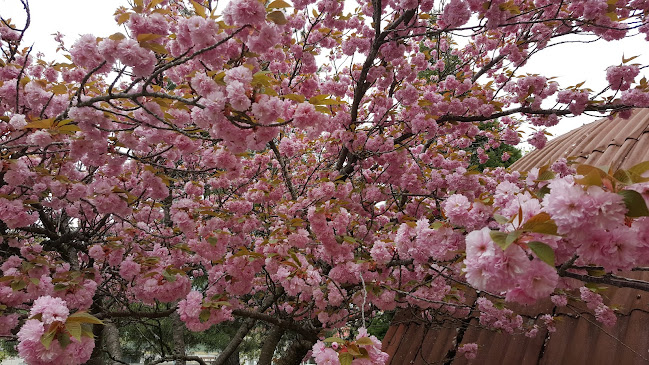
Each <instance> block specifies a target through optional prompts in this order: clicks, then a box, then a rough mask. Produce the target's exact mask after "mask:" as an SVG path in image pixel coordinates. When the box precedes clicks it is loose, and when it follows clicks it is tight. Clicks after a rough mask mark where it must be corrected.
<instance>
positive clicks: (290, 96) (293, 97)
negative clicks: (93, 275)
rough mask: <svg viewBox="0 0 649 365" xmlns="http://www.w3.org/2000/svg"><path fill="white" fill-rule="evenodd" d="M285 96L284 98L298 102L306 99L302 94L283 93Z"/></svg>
mask: <svg viewBox="0 0 649 365" xmlns="http://www.w3.org/2000/svg"><path fill="white" fill-rule="evenodd" d="M283 97H284V99H289V100H293V101H295V102H297V103H304V101H305V100H306V98H305V97H304V95H301V94H286V95H283Z"/></svg>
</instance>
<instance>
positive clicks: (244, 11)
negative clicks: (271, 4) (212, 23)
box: [223, 0, 266, 26]
mask: <svg viewBox="0 0 649 365" xmlns="http://www.w3.org/2000/svg"><path fill="white" fill-rule="evenodd" d="M265 18H266V9H265V8H264V5H263V4H262V3H261V2H260V1H258V0H231V1H230V2H229V3H228V5H226V7H225V10H223V19H225V21H226V23H228V24H233V25H254V26H258V25H261V24H262V23H263V22H264V20H265Z"/></svg>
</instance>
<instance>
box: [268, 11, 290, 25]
mask: <svg viewBox="0 0 649 365" xmlns="http://www.w3.org/2000/svg"><path fill="white" fill-rule="evenodd" d="M266 18H267V19H268V20H270V21H272V22H273V23H275V24H278V25H284V24H286V23H288V20H286V17H285V16H284V13H282V12H281V11H279V10H276V11H273V12H272V13H270V14H268V15H267V16H266Z"/></svg>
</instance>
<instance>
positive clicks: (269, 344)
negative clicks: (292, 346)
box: [257, 326, 284, 365]
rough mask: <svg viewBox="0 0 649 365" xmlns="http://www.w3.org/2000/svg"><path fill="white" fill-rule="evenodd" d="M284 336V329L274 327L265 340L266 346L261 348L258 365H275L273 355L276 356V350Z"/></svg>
mask: <svg viewBox="0 0 649 365" xmlns="http://www.w3.org/2000/svg"><path fill="white" fill-rule="evenodd" d="M283 334H284V329H283V328H281V327H279V326H273V327H272V328H271V329H270V330H269V331H268V334H267V335H266V339H265V340H264V345H263V346H262V347H261V353H260V354H259V361H257V365H271V364H272V363H273V355H274V354H275V348H277V344H278V343H279V340H281V339H282V335H283Z"/></svg>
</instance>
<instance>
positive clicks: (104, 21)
mask: <svg viewBox="0 0 649 365" xmlns="http://www.w3.org/2000/svg"><path fill="white" fill-rule="evenodd" d="M29 3H30V7H31V26H30V29H29V31H28V32H27V34H26V43H25V45H29V44H32V43H33V44H34V48H35V50H37V51H40V52H43V53H45V54H46V55H48V57H47V58H51V56H50V55H53V54H54V53H55V50H56V43H55V42H54V40H53V36H52V34H53V33H56V32H57V31H59V32H61V33H63V34H64V35H65V36H66V37H65V40H66V46H68V47H70V46H71V45H72V44H73V43H74V42H75V40H76V39H77V38H78V37H79V36H80V35H82V34H88V33H91V34H94V35H96V36H107V35H110V34H113V33H115V32H119V31H122V29H121V28H120V27H119V26H118V25H117V23H116V22H115V19H114V16H113V13H114V12H115V9H116V8H117V7H119V6H120V5H126V4H127V2H126V0H101V1H98V0H56V1H52V0H30V1H29ZM221 3H222V4H221V5H223V4H225V3H227V0H221ZM0 9H2V10H0V12H1V13H2V16H3V17H11V18H13V20H14V23H16V24H17V25H20V26H21V25H22V24H24V12H23V11H22V7H21V4H20V1H19V0H0ZM648 49H649V47H647V43H645V42H644V38H643V37H641V36H634V37H631V38H629V39H625V40H623V41H617V42H604V41H599V42H597V43H595V44H578V43H571V44H564V45H560V46H556V47H551V48H549V49H545V50H543V51H541V53H539V54H537V55H535V56H534V57H533V58H532V59H531V61H530V62H529V63H528V65H526V66H525V67H524V68H523V71H525V72H530V73H538V74H541V75H544V76H547V77H550V76H556V77H557V81H558V82H559V83H560V85H562V86H570V85H575V84H578V83H580V82H582V81H587V83H586V84H585V85H584V86H585V87H590V88H592V89H593V90H596V91H599V90H601V89H602V88H603V87H604V86H606V82H605V71H606V67H608V66H610V65H617V64H620V62H621V61H622V55H624V56H626V57H629V56H637V55H640V56H641V57H638V58H637V59H636V60H634V62H638V63H641V64H649V57H648V55H647V54H646V53H647V50H648ZM642 52H645V54H644V55H641V53H642ZM642 76H643V75H641V76H640V77H642ZM645 76H646V72H645ZM596 119H598V118H595V117H588V116H581V117H578V118H573V119H570V120H563V121H562V122H561V123H559V125H558V126H556V127H553V128H551V129H550V132H552V133H553V134H554V135H555V136H557V135H560V134H562V133H565V132H567V131H569V130H571V129H573V128H577V127H579V126H581V125H583V124H584V123H588V122H590V121H593V120H596Z"/></svg>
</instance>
